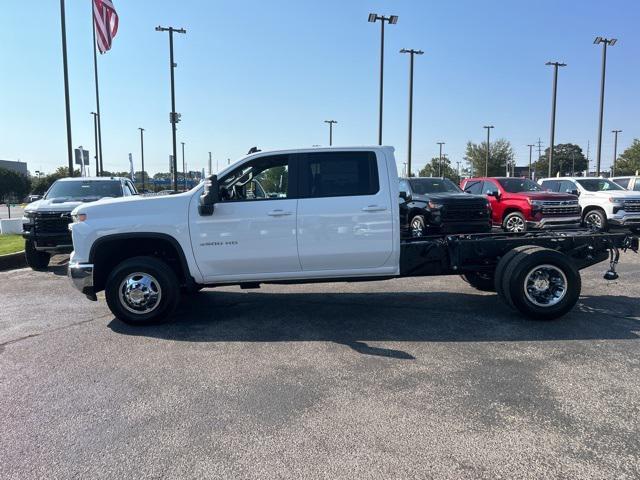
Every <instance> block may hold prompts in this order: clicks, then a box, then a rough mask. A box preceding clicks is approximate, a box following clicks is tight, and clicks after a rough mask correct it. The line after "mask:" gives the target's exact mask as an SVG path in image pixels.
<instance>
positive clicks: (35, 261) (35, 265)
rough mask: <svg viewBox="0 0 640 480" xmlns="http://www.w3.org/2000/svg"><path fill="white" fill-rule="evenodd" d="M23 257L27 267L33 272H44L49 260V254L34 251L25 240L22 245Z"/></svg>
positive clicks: (33, 247)
mask: <svg viewBox="0 0 640 480" xmlns="http://www.w3.org/2000/svg"><path fill="white" fill-rule="evenodd" d="M24 256H25V259H26V260H27V265H29V266H30V267H31V268H32V269H33V270H46V269H47V267H48V266H49V260H50V259H51V254H49V253H47V252H40V251H38V250H36V247H35V245H34V244H33V242H32V241H31V240H27V241H26V242H25V244H24Z"/></svg>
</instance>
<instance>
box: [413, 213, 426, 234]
mask: <svg viewBox="0 0 640 480" xmlns="http://www.w3.org/2000/svg"><path fill="white" fill-rule="evenodd" d="M423 235H424V225H423V223H422V220H420V219H419V218H414V219H413V220H412V221H411V236H413V237H422V236H423Z"/></svg>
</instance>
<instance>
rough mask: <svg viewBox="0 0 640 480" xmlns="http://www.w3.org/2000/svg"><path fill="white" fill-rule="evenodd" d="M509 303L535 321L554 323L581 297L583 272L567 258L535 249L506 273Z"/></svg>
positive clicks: (521, 255)
mask: <svg viewBox="0 0 640 480" xmlns="http://www.w3.org/2000/svg"><path fill="white" fill-rule="evenodd" d="M502 282H503V283H502V289H503V295H504V297H506V300H507V303H509V304H510V305H511V306H513V307H515V309H516V310H518V311H519V312H520V313H522V314H523V315H525V316H527V317H529V318H532V319H534V320H553V319H555V318H558V317H561V316H562V315H564V314H566V313H567V312H569V311H570V310H571V309H572V308H573V307H574V306H575V304H576V303H577V301H578V298H579V296H580V290H581V281H580V272H578V269H577V268H576V267H575V265H574V264H573V262H572V261H571V259H570V258H569V257H567V256H566V255H564V254H562V253H560V252H557V251H555V250H550V249H547V248H533V249H529V250H525V251H522V252H521V253H519V254H518V255H517V256H515V257H514V258H513V259H512V260H511V262H510V263H509V265H508V266H507V268H506V269H505V271H504V273H503V278H502Z"/></svg>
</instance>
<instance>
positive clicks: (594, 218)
mask: <svg viewBox="0 0 640 480" xmlns="http://www.w3.org/2000/svg"><path fill="white" fill-rule="evenodd" d="M584 223H585V224H586V225H587V227H589V228H591V230H600V229H602V217H601V216H600V215H598V214H597V213H596V212H590V213H588V214H587V216H586V217H585V218H584Z"/></svg>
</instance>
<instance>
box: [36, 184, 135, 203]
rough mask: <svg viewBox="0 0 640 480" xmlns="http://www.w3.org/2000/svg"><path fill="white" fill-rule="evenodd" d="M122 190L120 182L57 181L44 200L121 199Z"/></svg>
mask: <svg viewBox="0 0 640 480" xmlns="http://www.w3.org/2000/svg"><path fill="white" fill-rule="evenodd" d="M121 196H122V188H121V187H120V182H119V181H114V180H86V181H82V182H80V181H78V182H68V181H66V182H60V181H57V182H55V183H54V184H53V185H51V188H50V189H49V191H48V192H47V194H46V195H45V197H44V198H46V199H49V200H50V199H53V198H68V199H73V200H84V201H87V200H98V199H99V198H103V197H121Z"/></svg>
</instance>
